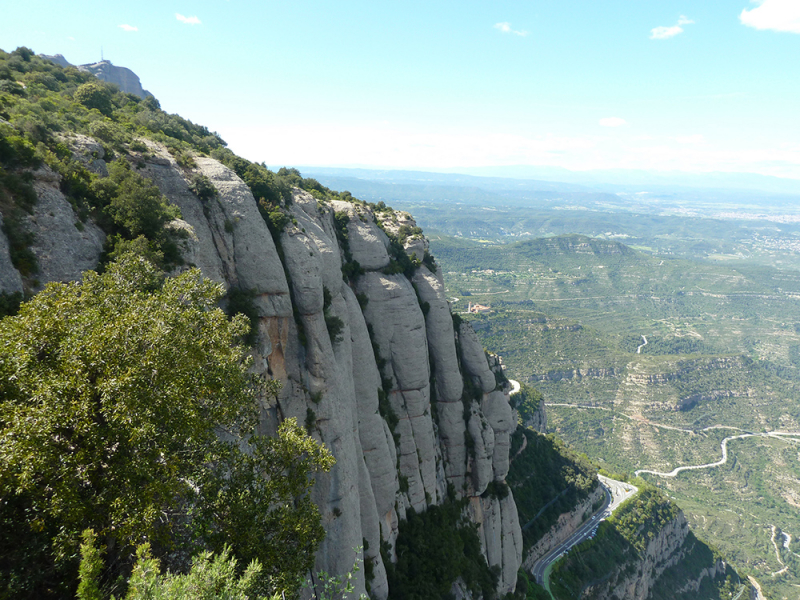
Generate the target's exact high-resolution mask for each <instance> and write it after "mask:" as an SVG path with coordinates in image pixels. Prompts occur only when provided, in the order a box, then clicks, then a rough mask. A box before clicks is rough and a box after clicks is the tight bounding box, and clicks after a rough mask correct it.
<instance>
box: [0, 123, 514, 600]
mask: <svg viewBox="0 0 800 600" xmlns="http://www.w3.org/2000/svg"><path fill="white" fill-rule="evenodd" d="M66 143H68V144H69V146H70V147H71V148H72V149H73V152H74V153H75V156H76V158H79V157H83V158H84V159H85V160H86V161H88V162H87V167H88V168H91V169H92V170H93V171H94V172H96V173H98V174H100V175H101V176H102V175H104V174H105V173H106V171H105V163H103V161H102V154H100V153H99V152H98V151H97V149H96V148H95V149H94V150H93V149H92V148H93V147H94V146H93V145H92V144H93V141H92V140H91V138H85V137H83V136H78V137H74V138H72V139H69V140H66ZM143 143H144V144H146V145H147V147H148V152H147V154H146V156H145V157H144V158H143V159H142V162H143V164H139V165H137V166H138V167H139V168H138V169H137V171H138V172H139V173H141V174H142V175H144V176H145V177H148V178H150V179H151V180H152V181H153V182H154V183H155V184H156V185H157V186H158V187H159V189H160V190H161V192H162V193H163V194H164V195H165V196H166V197H167V198H168V199H169V200H170V201H171V202H172V203H173V204H175V205H176V206H178V208H179V209H180V212H181V218H180V219H177V220H176V221H173V222H172V223H170V227H174V228H177V229H180V230H182V231H184V232H185V236H184V239H183V240H182V242H181V243H182V246H183V247H182V253H183V257H184V260H185V261H186V263H187V265H188V266H197V267H199V268H200V269H201V270H202V271H203V273H204V274H205V275H206V276H207V277H209V278H211V279H213V280H214V281H217V282H219V283H221V284H223V285H224V286H225V287H227V288H231V287H236V288H239V289H242V290H248V291H252V292H253V297H254V303H255V306H256V309H257V312H258V315H259V320H258V324H257V326H258V339H257V341H256V343H255V345H254V349H253V358H254V366H253V368H254V370H255V371H256V373H257V374H259V375H264V376H266V377H271V378H275V379H278V380H280V381H281V383H282V388H281V391H280V393H279V394H278V397H277V398H268V397H264V398H259V402H260V405H261V412H262V425H261V430H262V432H263V433H264V434H270V433H273V432H274V431H275V430H276V429H277V425H278V423H279V422H280V421H281V420H283V419H286V418H290V417H294V418H296V419H297V420H298V422H300V423H305V424H306V426H307V428H308V429H309V431H310V433H311V434H312V435H313V436H314V437H315V438H316V439H317V440H319V441H321V442H323V443H325V444H326V445H327V446H328V448H330V450H331V452H332V453H333V454H334V456H335V458H336V465H335V466H334V467H333V468H332V469H331V471H330V472H329V473H326V474H322V475H319V476H318V477H317V480H316V484H315V487H314V489H313V497H314V500H315V501H316V502H317V504H318V505H319V507H320V511H321V513H322V518H323V525H324V527H325V529H326V532H327V535H326V537H325V540H324V542H323V543H322V545H321V547H320V549H319V551H318V553H317V565H316V567H317V569H318V570H324V571H327V572H328V573H344V572H346V571H349V570H350V569H351V567H352V566H353V563H354V560H355V558H356V556H355V549H356V548H359V547H364V548H366V550H365V551H364V560H366V561H371V562H372V569H371V572H372V573H373V578H372V579H371V581H369V582H367V581H365V580H364V573H365V571H366V569H361V570H360V571H358V572H357V573H356V579H355V584H356V590H355V591H356V594H360V593H362V592H366V590H367V587H369V591H370V594H371V597H372V598H375V599H383V598H386V597H387V596H388V593H389V587H388V582H387V577H386V569H385V565H384V564H383V558H382V557H381V554H380V547H381V541H384V542H389V543H390V544H393V543H394V541H395V540H396V538H397V534H398V523H399V522H400V520H402V519H403V518H405V515H406V512H407V511H408V510H409V509H411V508H413V509H414V510H415V511H417V512H420V511H425V510H426V509H427V508H428V507H429V506H431V505H435V504H439V503H441V502H443V501H444V499H445V498H446V495H447V490H448V486H450V487H451V488H452V489H453V490H454V491H455V493H456V496H457V497H467V498H469V504H468V508H467V509H466V510H467V513H468V515H469V518H470V519H471V520H472V521H473V522H474V523H475V524H477V525H478V534H479V539H480V541H481V544H482V547H483V551H484V555H485V556H486V559H487V562H488V564H489V566H496V567H497V568H498V569H499V573H500V575H499V585H498V587H499V589H498V592H500V594H501V595H502V594H505V593H506V592H508V591H511V590H513V588H514V585H515V583H516V577H517V570H518V568H519V566H520V563H521V560H522V556H521V552H522V550H521V548H522V543H521V532H520V526H519V522H518V518H517V510H516V505H515V504H514V499H513V496H511V495H508V496H506V497H505V498H503V499H497V498H493V497H491V496H487V497H486V498H482V497H481V494H482V493H483V492H484V491H485V490H486V488H487V486H488V485H489V483H490V482H492V481H503V480H504V479H505V476H506V473H507V472H508V461H509V456H508V451H509V436H510V433H511V432H512V431H513V428H514V427H515V418H516V417H515V415H514V413H513V412H512V410H511V408H510V406H509V402H508V389H507V386H506V387H502V386H500V385H498V384H497V379H496V377H495V374H494V372H493V371H492V369H491V368H490V364H489V362H488V360H487V356H486V354H485V353H484V351H483V349H482V347H481V345H480V343H479V341H478V339H477V337H476V336H475V333H474V331H472V328H471V327H470V326H469V324H466V323H461V322H457V323H456V324H454V320H453V317H452V316H451V313H450V308H449V305H448V303H447V300H446V297H445V294H444V285H443V282H442V275H441V272H433V271H431V270H430V269H429V268H428V267H426V266H424V265H419V266H418V267H417V268H416V269H414V270H413V273H410V274H409V275H406V274H404V273H397V272H394V273H393V272H392V268H391V267H392V263H393V260H394V259H393V257H392V255H391V252H392V251H396V248H395V250H391V247H390V237H389V236H388V235H387V233H386V231H388V232H389V234H391V235H394V232H396V231H397V228H398V227H399V226H400V225H408V226H410V227H415V226H416V224H415V223H414V221H413V219H412V218H411V216H410V215H408V214H407V213H399V212H390V211H384V212H381V213H378V214H376V213H373V211H372V210H371V209H370V208H369V207H368V206H365V205H363V204H357V203H349V202H344V201H334V202H329V203H323V202H320V201H318V200H317V199H315V198H314V197H313V196H311V195H310V194H308V193H306V192H304V191H301V190H297V189H296V190H294V191H293V192H292V201H291V202H290V203H287V205H286V206H285V209H286V211H287V214H288V216H289V217H290V222H289V224H288V225H287V226H286V227H285V229H284V230H283V231H282V232H281V233H279V234H277V235H273V234H272V233H271V232H270V230H269V228H268V227H267V225H266V223H265V221H264V219H263V218H262V216H261V214H260V213H259V210H258V206H257V204H256V201H255V199H254V198H253V195H252V194H251V192H250V189H249V188H248V187H247V185H245V184H244V182H243V181H241V179H239V178H238V177H237V176H236V174H235V173H234V172H233V171H231V170H230V169H228V168H227V167H225V166H224V165H222V164H220V163H219V162H217V161H215V160H213V159H211V158H206V157H195V166H193V167H192V168H191V169H186V168H182V167H180V166H179V165H178V164H177V163H176V162H175V159H174V158H173V157H172V156H171V155H170V153H169V152H168V151H167V150H166V148H164V147H163V146H160V145H159V144H156V143H154V142H151V141H147V140H143ZM98 157H99V158H98ZM197 174H201V175H204V176H205V177H207V178H208V179H209V180H210V181H211V183H213V185H214V187H215V188H216V189H217V191H218V195H217V196H216V197H215V198H213V199H211V200H207V201H206V202H201V200H200V199H199V198H197V197H196V196H195V195H194V194H193V193H192V191H191V190H190V187H189V182H190V179H191V177H192V176H193V175H197ZM35 188H36V191H37V194H38V196H39V203H38V205H37V207H36V210H35V212H34V214H33V215H32V216H31V217H30V219H29V223H28V224H29V227H30V229H31V231H32V232H33V233H34V235H35V238H36V242H35V244H34V246H33V248H32V249H33V251H34V253H35V254H36V256H37V259H38V260H39V265H40V273H39V275H38V280H37V282H36V283H37V285H38V286H39V288H40V287H43V286H44V285H45V284H46V283H47V282H48V281H70V280H76V279H78V278H79V277H80V276H81V272H82V271H84V270H86V269H90V268H93V267H94V266H96V265H97V263H98V260H99V258H100V255H101V253H102V251H103V246H104V243H105V236H104V234H103V232H102V231H101V230H100V229H99V228H98V227H97V226H95V225H94V224H93V223H91V221H88V222H86V223H80V224H79V220H78V219H77V217H76V216H75V214H74V212H73V209H72V207H71V206H70V204H69V202H68V201H67V200H66V199H65V198H64V196H63V194H61V192H60V191H59V190H58V176H57V175H55V174H54V173H52V172H49V171H42V172H41V173H37V179H36V183H35ZM337 213H338V215H339V218H335V217H336V215H337ZM344 215H346V217H347V218H343V217H344ZM342 228H344V229H342ZM343 240H344V241H343ZM345 246H346V247H345ZM426 251H427V241H426V240H425V239H424V238H421V237H419V236H415V237H414V239H410V240H408V241H407V243H406V253H407V254H408V255H409V256H411V257H413V258H414V259H415V260H417V261H419V260H420V259H421V258H423V257H424V255H425V252H426ZM348 260H349V261H354V262H357V263H358V265H359V266H360V269H361V271H359V272H358V274H355V275H354V276H353V277H352V278H349V279H344V278H343V276H342V266H343V264H344V263H345V262H346V261H348ZM0 286H2V291H5V292H14V291H19V290H21V289H22V287H23V278H22V277H21V276H20V274H19V273H18V272H17V271H16V269H14V267H13V265H12V264H11V262H10V258H9V253H8V243H7V240H6V239H5V237H4V236H2V235H0ZM337 323H338V324H337ZM334 325H335V327H334ZM332 327H333V328H334V329H335V331H334V329H332ZM468 440H469V443H468ZM390 555H391V551H390Z"/></svg>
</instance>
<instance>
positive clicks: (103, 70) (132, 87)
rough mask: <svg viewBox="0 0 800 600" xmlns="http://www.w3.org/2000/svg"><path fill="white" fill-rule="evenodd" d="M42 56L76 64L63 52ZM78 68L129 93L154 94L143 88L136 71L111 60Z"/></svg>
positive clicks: (143, 95)
mask: <svg viewBox="0 0 800 600" xmlns="http://www.w3.org/2000/svg"><path fill="white" fill-rule="evenodd" d="M42 56H44V57H45V58H47V59H49V60H51V61H53V62H54V63H56V64H57V65H59V66H61V67H73V66H75V65H73V64H71V63H70V62H69V61H68V60H67V59H66V58H64V55H63V54H54V55H51V56H48V55H46V54H43V55H42ZM77 68H78V69H80V70H81V71H86V72H88V73H91V74H92V75H94V76H95V77H97V78H98V79H101V80H102V81H105V82H107V83H113V84H114V85H116V86H118V87H119V89H120V90H122V91H123V92H127V93H128V94H135V95H136V96H139V98H146V97H147V96H152V94H151V93H150V92H148V91H147V90H145V89H143V88H142V82H141V81H140V80H139V76H138V75H137V74H136V73H134V72H133V71H131V70H130V69H128V68H127V67H117V66H116V65H112V64H111V61H110V60H101V61H98V62H96V63H87V64H85V65H79V66H78V67H77Z"/></svg>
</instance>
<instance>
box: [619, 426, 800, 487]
mask: <svg viewBox="0 0 800 600" xmlns="http://www.w3.org/2000/svg"><path fill="white" fill-rule="evenodd" d="M715 427H717V426H715ZM706 429H711V427H706ZM796 436H800V432H798V431H768V432H766V433H743V434H742V435H732V436H730V437H726V438H725V439H724V440H722V443H721V444H720V448H722V458H721V459H720V460H718V461H716V462H713V463H706V464H704V465H689V466H685V467H676V468H674V469H672V471H670V472H669V473H664V472H662V471H651V470H650V469H639V470H637V471H635V472H634V475H636V476H637V477H638V476H639V475H641V474H642V473H649V474H650V475H656V476H657V477H675V476H676V475H677V474H678V473H680V472H681V471H694V470H697V469H711V468H714V467H721V466H722V465H724V464H725V463H726V462H728V442H729V441H731V440H742V439H744V438H749V437H771V438H777V439H783V438H784V437H796Z"/></svg>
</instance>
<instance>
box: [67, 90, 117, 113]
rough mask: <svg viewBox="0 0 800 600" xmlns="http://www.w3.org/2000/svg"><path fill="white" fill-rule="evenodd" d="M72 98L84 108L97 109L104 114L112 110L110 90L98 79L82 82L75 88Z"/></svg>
mask: <svg viewBox="0 0 800 600" xmlns="http://www.w3.org/2000/svg"><path fill="white" fill-rule="evenodd" d="M74 98H75V101H76V102H80V103H81V104H83V105H84V106H85V107H86V108H94V109H97V110H99V111H100V112H101V113H103V114H104V115H106V116H109V115H110V114H111V112H112V111H113V110H114V107H113V105H112V104H111V90H110V89H109V88H108V87H107V86H105V85H103V84H102V83H100V82H99V81H89V82H87V83H84V84H83V85H82V86H80V87H79V88H78V89H77V90H75V96H74Z"/></svg>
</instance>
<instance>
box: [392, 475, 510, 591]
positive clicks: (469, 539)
mask: <svg viewBox="0 0 800 600" xmlns="http://www.w3.org/2000/svg"><path fill="white" fill-rule="evenodd" d="M450 492H451V493H450V497H449V498H448V499H447V500H446V501H445V502H444V503H443V504H441V505H440V506H430V507H428V509H427V510H426V511H425V512H423V513H416V512H415V511H414V510H413V509H409V511H408V515H407V518H406V520H405V521H401V522H400V534H399V536H398V537H397V542H396V547H395V549H396V554H397V562H396V563H394V564H393V563H391V562H390V561H389V560H388V555H387V554H386V552H385V549H384V548H381V551H382V553H383V554H384V561H383V562H384V564H385V565H386V573H387V576H388V578H389V594H390V595H389V597H390V598H402V599H403V600H423V599H424V600H431V599H436V598H448V597H449V594H450V588H451V586H452V584H453V582H454V581H455V580H456V579H457V578H458V577H461V578H463V580H464V582H465V583H466V585H467V587H469V588H470V589H471V590H472V591H473V592H474V594H475V595H478V594H482V596H483V597H484V598H494V597H495V591H494V590H495V587H496V585H497V574H496V573H494V572H493V571H492V570H491V569H489V566H488V565H487V564H486V559H485V558H484V557H483V554H481V544H480V541H479V540H478V534H477V532H476V530H475V526H473V525H472V524H470V523H469V521H468V520H467V519H466V518H465V516H464V512H463V511H464V509H465V507H466V500H459V501H457V500H455V499H454V496H455V494H454V493H453V491H452V490H450Z"/></svg>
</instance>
